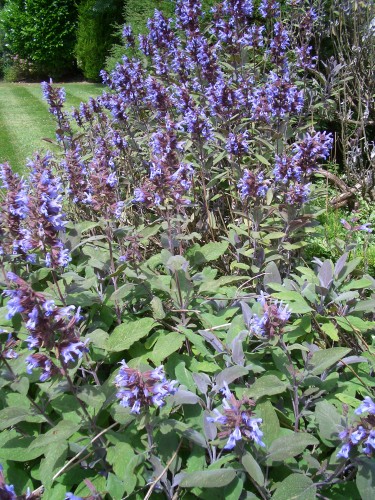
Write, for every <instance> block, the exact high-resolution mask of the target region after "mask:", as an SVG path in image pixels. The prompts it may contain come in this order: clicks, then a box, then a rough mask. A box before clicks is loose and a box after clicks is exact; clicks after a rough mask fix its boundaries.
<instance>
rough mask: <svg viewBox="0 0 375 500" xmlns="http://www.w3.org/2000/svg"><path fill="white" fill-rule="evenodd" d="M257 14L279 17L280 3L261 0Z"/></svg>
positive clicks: (272, 0) (273, 0)
mask: <svg viewBox="0 0 375 500" xmlns="http://www.w3.org/2000/svg"><path fill="white" fill-rule="evenodd" d="M259 14H260V15H261V16H262V17H279V15H280V4H279V2H277V1H275V0H262V1H261V2H260V5H259Z"/></svg>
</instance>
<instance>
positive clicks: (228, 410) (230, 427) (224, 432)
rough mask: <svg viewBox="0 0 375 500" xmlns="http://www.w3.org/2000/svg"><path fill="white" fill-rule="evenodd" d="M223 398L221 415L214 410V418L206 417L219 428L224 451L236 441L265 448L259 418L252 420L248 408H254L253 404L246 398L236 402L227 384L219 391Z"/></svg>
mask: <svg viewBox="0 0 375 500" xmlns="http://www.w3.org/2000/svg"><path fill="white" fill-rule="evenodd" d="M221 392H222V393H223V395H224V398H223V413H220V412H219V410H217V409H214V410H213V414H214V416H210V417H206V418H207V421H208V422H214V423H216V424H218V425H219V426H220V432H219V434H218V436H219V438H226V439H227V442H226V444H225V446H224V449H225V450H232V449H233V448H234V447H235V445H236V442H237V441H240V440H242V439H248V440H250V441H254V442H255V443H256V444H258V445H259V446H265V444H264V443H263V441H262V437H263V432H262V431H261V430H260V428H259V424H261V423H262V419H261V418H254V417H253V413H252V411H251V410H250V409H248V407H249V406H250V407H251V406H254V402H253V401H252V400H250V399H248V398H242V399H240V400H237V399H236V398H235V396H234V395H233V394H232V392H231V391H230V389H229V387H228V384H227V383H226V382H224V387H223V388H222V389H221Z"/></svg>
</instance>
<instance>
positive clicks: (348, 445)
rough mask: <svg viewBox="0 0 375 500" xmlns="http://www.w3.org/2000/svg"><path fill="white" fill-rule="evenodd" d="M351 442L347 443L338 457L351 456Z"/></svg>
mask: <svg viewBox="0 0 375 500" xmlns="http://www.w3.org/2000/svg"><path fill="white" fill-rule="evenodd" d="M349 452H350V443H345V444H344V446H342V448H341V450H340V451H339V452H338V453H337V455H336V457H337V458H349Z"/></svg>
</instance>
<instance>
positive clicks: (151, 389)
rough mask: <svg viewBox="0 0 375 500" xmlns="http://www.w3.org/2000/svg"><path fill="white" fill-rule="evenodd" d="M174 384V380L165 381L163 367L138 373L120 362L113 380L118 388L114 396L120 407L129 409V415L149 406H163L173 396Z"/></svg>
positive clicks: (138, 412)
mask: <svg viewBox="0 0 375 500" xmlns="http://www.w3.org/2000/svg"><path fill="white" fill-rule="evenodd" d="M176 384H177V382H176V381H175V380H173V381H171V382H170V381H168V380H167V378H166V376H165V373H164V368H163V366H159V367H158V368H155V369H154V370H148V371H145V372H140V371H139V370H135V369H133V368H129V367H128V365H127V364H126V363H125V361H122V362H121V368H120V371H119V373H118V375H117V376H116V378H115V385H116V387H117V388H118V392H117V393H116V396H117V397H118V398H119V399H120V405H121V406H124V407H125V408H130V409H131V410H130V411H131V413H136V414H140V413H141V411H146V410H147V409H149V408H150V407H151V406H156V407H161V406H164V405H165V399H166V398H167V397H168V396H172V395H173V394H175V392H176V390H177V389H176V388H175V387H174V386H175V385H176Z"/></svg>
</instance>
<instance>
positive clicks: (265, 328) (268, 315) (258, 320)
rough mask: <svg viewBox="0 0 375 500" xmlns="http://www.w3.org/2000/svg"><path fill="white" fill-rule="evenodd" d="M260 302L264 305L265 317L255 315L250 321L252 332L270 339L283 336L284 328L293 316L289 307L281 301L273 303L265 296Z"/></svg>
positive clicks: (261, 297)
mask: <svg viewBox="0 0 375 500" xmlns="http://www.w3.org/2000/svg"><path fill="white" fill-rule="evenodd" d="M258 302H259V303H260V304H261V305H262V308H263V315H262V316H258V315H257V314H254V315H253V317H252V318H251V321H250V330H251V331H252V332H253V333H255V334H256V335H260V336H266V337H268V338H272V337H274V336H275V335H282V333H283V330H284V326H285V325H286V323H287V322H288V320H289V318H290V316H291V314H292V313H291V310H290V309H289V306H288V305H284V304H283V303H282V302H279V301H272V300H271V299H270V298H269V297H268V296H267V297H266V296H265V295H264V294H262V295H261V296H260V297H259V299H258Z"/></svg>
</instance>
